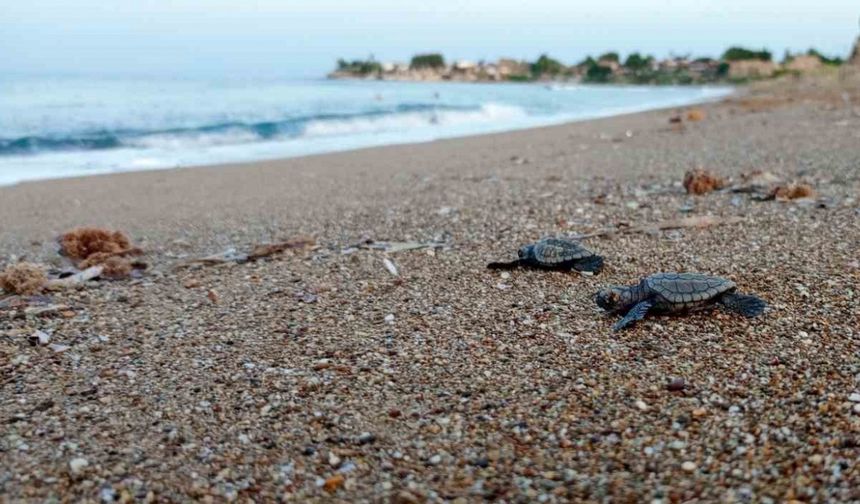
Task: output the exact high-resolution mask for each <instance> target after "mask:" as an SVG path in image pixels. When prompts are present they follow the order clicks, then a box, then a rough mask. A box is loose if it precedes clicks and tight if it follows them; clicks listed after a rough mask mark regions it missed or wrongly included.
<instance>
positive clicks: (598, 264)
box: [573, 255, 603, 273]
mask: <svg viewBox="0 0 860 504" xmlns="http://www.w3.org/2000/svg"><path fill="white" fill-rule="evenodd" d="M573 269H575V270H577V271H590V272H592V273H600V270H602V269H603V257H601V256H599V255H593V256H591V257H586V258H584V259H580V260H579V261H576V263H574V265H573Z"/></svg>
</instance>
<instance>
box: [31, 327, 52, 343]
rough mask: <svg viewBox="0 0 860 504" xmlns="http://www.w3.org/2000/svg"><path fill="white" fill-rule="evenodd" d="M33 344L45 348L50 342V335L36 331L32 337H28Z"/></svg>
mask: <svg viewBox="0 0 860 504" xmlns="http://www.w3.org/2000/svg"><path fill="white" fill-rule="evenodd" d="M30 338H31V340H32V341H33V342H34V343H37V344H39V345H42V346H45V345H47V344H48V343H50V342H51V335H50V334H48V333H46V332H45V331H39V330H38V329H37V330H36V332H34V333H33V335H32V336H31V337H30Z"/></svg>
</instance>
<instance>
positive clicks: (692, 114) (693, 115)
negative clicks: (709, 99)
mask: <svg viewBox="0 0 860 504" xmlns="http://www.w3.org/2000/svg"><path fill="white" fill-rule="evenodd" d="M704 118H705V111H704V110H702V109H699V108H694V109H692V110H690V111H689V112H687V120H688V121H692V122H698V121H701V120H703V119H704Z"/></svg>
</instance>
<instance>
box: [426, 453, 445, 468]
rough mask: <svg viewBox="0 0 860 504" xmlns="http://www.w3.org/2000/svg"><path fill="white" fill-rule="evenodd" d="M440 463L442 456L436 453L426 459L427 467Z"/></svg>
mask: <svg viewBox="0 0 860 504" xmlns="http://www.w3.org/2000/svg"><path fill="white" fill-rule="evenodd" d="M441 462H442V455H439V454H438V453H437V454H436V455H433V456H432V457H430V458H429V459H427V464H429V465H439V464H440V463H441Z"/></svg>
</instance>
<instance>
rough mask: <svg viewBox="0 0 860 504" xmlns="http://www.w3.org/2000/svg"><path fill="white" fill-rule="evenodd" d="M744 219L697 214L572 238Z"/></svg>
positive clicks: (704, 224)
mask: <svg viewBox="0 0 860 504" xmlns="http://www.w3.org/2000/svg"><path fill="white" fill-rule="evenodd" d="M743 220H744V219H743V218H741V217H717V216H713V215H696V216H691V217H683V218H680V219H672V220H667V221H662V222H657V223H654V224H645V225H642V226H626V225H619V226H617V227H615V228H607V229H601V230H598V231H594V232H592V233H585V234H578V235H573V236H570V238H571V239H574V240H585V239H587V238H597V237H601V236H611V235H615V234H634V233H645V234H655V233H658V232H660V231H666V230H670V229H685V228H706V227H711V226H719V225H723V224H737V223H739V222H743Z"/></svg>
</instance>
